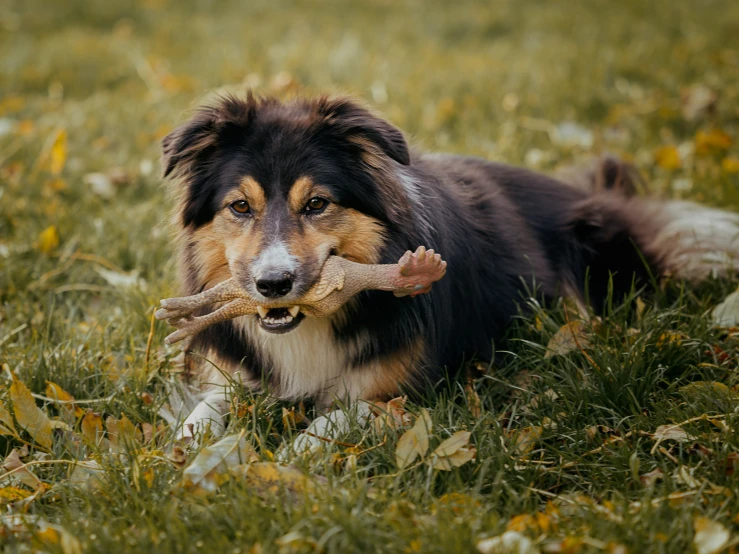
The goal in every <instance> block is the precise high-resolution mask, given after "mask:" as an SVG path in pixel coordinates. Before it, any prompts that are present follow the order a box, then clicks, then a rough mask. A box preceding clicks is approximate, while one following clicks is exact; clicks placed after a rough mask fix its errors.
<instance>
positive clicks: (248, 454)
mask: <svg viewBox="0 0 739 554" xmlns="http://www.w3.org/2000/svg"><path fill="white" fill-rule="evenodd" d="M257 459H259V458H258V456H257V454H256V452H255V450H254V447H253V446H252V445H251V444H250V443H249V442H248V441H247V440H246V436H245V431H241V433H239V434H238V435H229V436H227V437H224V438H222V439H221V440H219V441H218V442H216V443H215V444H212V445H210V446H206V447H205V448H203V449H202V450H201V451H200V452H198V455H197V456H195V459H193V461H192V462H190V464H189V465H188V466H187V467H186V468H185V470H184V471H183V472H182V484H183V486H184V487H185V488H186V489H189V490H192V491H194V492H206V493H207V492H214V491H215V490H216V489H217V488H218V485H220V484H221V483H222V482H223V480H225V479H227V478H228V476H229V474H228V471H229V470H230V469H232V468H235V467H236V466H239V465H241V464H245V463H248V462H253V461H256V460H257Z"/></svg>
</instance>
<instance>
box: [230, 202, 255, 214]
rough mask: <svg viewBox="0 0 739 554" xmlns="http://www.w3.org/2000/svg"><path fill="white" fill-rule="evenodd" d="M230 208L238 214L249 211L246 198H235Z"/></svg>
mask: <svg viewBox="0 0 739 554" xmlns="http://www.w3.org/2000/svg"><path fill="white" fill-rule="evenodd" d="M231 209H232V210H233V211H234V212H236V213H237V214H239V215H244V214H248V213H249V212H250V211H251V210H250V209H249V203H248V202H247V201H246V200H237V201H236V202H234V203H233V204H231Z"/></svg>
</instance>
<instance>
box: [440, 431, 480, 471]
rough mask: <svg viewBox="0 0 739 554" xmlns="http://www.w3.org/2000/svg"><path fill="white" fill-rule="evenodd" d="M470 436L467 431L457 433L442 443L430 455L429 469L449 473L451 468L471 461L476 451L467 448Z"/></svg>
mask: <svg viewBox="0 0 739 554" xmlns="http://www.w3.org/2000/svg"><path fill="white" fill-rule="evenodd" d="M470 436H471V433H470V432H469V431H457V432H456V433H454V434H453V435H452V436H451V437H449V438H448V439H446V440H445V441H443V442H442V443H441V444H440V445H439V446H437V447H436V449H435V450H434V451H433V452H432V453H431V456H432V459H431V467H433V468H434V469H440V470H443V471H450V470H451V469H452V468H453V467H459V466H461V465H463V464H466V463H467V462H469V461H470V460H472V459H473V458H474V457H475V454H476V453H477V449H475V448H474V447H472V446H469V441H470Z"/></svg>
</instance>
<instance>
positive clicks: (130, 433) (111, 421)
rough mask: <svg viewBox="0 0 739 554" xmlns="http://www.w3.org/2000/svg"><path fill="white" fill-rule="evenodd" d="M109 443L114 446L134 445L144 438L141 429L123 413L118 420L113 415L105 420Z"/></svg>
mask: <svg viewBox="0 0 739 554" xmlns="http://www.w3.org/2000/svg"><path fill="white" fill-rule="evenodd" d="M105 428H106V429H107V431H108V438H109V440H110V444H111V445H112V446H114V447H116V448H118V447H120V446H125V445H127V444H128V445H135V444H137V443H140V442H141V441H142V439H143V438H144V435H143V433H142V432H141V429H139V428H137V427H136V426H135V425H134V424H133V423H131V420H130V419H128V418H127V417H126V416H125V414H124V415H122V416H121V419H120V420H118V419H116V418H114V417H113V416H110V417H108V419H106V420H105Z"/></svg>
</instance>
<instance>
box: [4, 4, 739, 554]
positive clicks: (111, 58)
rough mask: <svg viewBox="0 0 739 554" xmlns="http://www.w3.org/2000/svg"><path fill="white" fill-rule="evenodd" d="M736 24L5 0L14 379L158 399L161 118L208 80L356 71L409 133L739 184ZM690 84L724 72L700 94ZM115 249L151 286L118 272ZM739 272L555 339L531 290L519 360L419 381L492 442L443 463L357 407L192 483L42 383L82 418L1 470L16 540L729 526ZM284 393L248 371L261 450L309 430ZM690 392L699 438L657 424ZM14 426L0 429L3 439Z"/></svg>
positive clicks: (681, 413) (434, 411) (245, 544)
mask: <svg viewBox="0 0 739 554" xmlns="http://www.w3.org/2000/svg"><path fill="white" fill-rule="evenodd" d="M738 35H739V4H737V3H736V2H732V1H730V0H713V1H699V0H684V1H680V2H668V1H666V0H655V1H653V2H641V1H638V0H626V1H624V2H618V3H616V2H607V1H605V0H589V1H586V0H573V1H571V2H568V3H567V4H566V5H565V4H562V3H556V2H546V3H544V2H535V1H533V0H519V1H517V2H508V1H496V2H488V3H477V2H471V1H470V2H455V3H451V2H442V1H434V0H431V1H427V2H413V1H395V2H389V1H382V0H377V1H373V2H363V3H358V2H345V1H340V0H320V1H319V0H316V1H315V2H300V3H298V2H289V1H286V0H272V1H270V2H262V1H255V2H249V3H244V2H236V1H230V2H229V1H225V2H219V3H213V2H206V1H204V0H202V1H195V0H182V1H179V2H174V1H167V0H138V1H136V0H125V1H123V0H122V1H119V2H103V1H93V2H91V1H83V0H68V1H66V2H54V3H52V2H42V1H39V0H35V1H32V0H27V1H21V0H10V1H9V2H5V3H3V4H2V6H0V52H2V54H0V63H1V64H2V71H0V363H1V364H2V367H3V371H2V374H1V375H0V401H2V403H3V404H4V405H5V406H6V408H8V409H12V406H11V401H10V394H11V391H10V384H11V373H12V374H14V375H15V376H16V378H17V379H20V380H22V381H23V382H24V383H25V384H26V385H27V386H28V388H29V389H30V390H31V391H32V392H34V393H36V394H40V395H47V394H46V393H45V386H46V383H45V381H47V380H49V381H53V382H54V383H56V384H58V385H59V386H60V387H62V388H63V389H64V390H66V391H67V392H68V393H70V394H71V395H73V396H74V398H75V399H77V400H92V401H94V402H93V403H92V404H89V405H88V404H84V405H80V407H81V408H84V409H87V408H88V407H90V408H91V409H93V410H94V412H97V413H100V414H101V415H102V416H103V417H106V418H107V417H112V418H115V419H116V420H119V419H121V418H122V416H126V418H128V419H129V420H130V421H131V422H133V423H134V424H135V425H137V426H138V427H139V429H143V428H144V427H145V424H148V425H151V426H153V428H154V429H156V427H157V425H159V424H160V423H161V421H162V420H161V418H160V417H159V416H158V415H157V413H158V409H159V407H160V406H161V405H162V404H163V403H164V402H165V401H166V389H165V385H166V383H168V382H171V381H173V380H174V379H175V378H176V374H177V371H178V369H177V364H176V363H175V362H176V360H175V358H176V355H177V351H176V350H175V349H167V348H163V347H162V345H163V340H162V339H163V338H164V336H165V335H166V334H167V332H168V330H167V329H166V327H165V326H164V325H163V324H159V323H157V324H156V325H155V327H154V333H153V338H152V341H151V347H147V342H148V339H149V331H150V321H151V314H152V310H153V307H154V306H155V305H156V304H157V303H158V300H159V299H160V298H163V297H167V296H171V295H172V294H173V293H175V292H176V285H175V283H174V268H173V263H172V259H171V248H170V241H169V237H170V235H169V233H170V230H169V229H168V227H167V224H166V220H167V215H168V212H169V209H170V208H169V206H168V204H167V203H166V199H165V195H164V193H163V191H162V189H161V187H160V183H159V178H158V172H159V169H158V156H159V152H158V141H159V139H160V138H161V137H162V136H163V135H164V134H166V132H168V131H169V130H170V129H171V128H172V127H173V125H175V124H176V123H178V122H180V121H182V120H183V118H184V117H185V114H186V111H187V110H188V109H189V108H191V107H192V106H194V105H196V104H197V103H198V102H199V101H200V100H202V99H203V98H204V96H203V95H204V94H205V93H207V92H208V91H212V90H215V89H216V88H218V87H222V86H227V88H228V90H233V91H240V90H243V89H244V88H245V87H246V86H247V85H248V86H252V87H254V88H255V89H256V90H257V91H258V92H263V93H274V94H278V95H289V94H294V93H311V92H317V91H329V92H347V91H348V92H353V93H355V94H358V95H360V96H362V97H364V98H367V99H368V100H369V101H371V102H373V103H374V104H375V105H376V106H377V107H378V109H380V110H381V111H382V112H383V113H384V114H385V115H386V116H387V117H388V118H389V119H391V120H392V121H393V122H394V123H395V124H397V125H398V126H400V127H401V128H403V129H404V130H405V131H407V132H408V135H409V136H410V137H412V141H413V143H414V144H416V145H417V146H419V147H422V148H426V149H430V150H444V151H451V152H459V153H466V154H472V155H479V156H484V157H487V158H490V159H497V160H504V161H507V162H511V163H517V164H523V165H529V166H532V167H535V168H538V169H541V170H544V171H555V170H556V169H557V168H558V167H559V166H562V165H566V164H568V163H570V162H572V161H578V160H581V159H582V158H584V157H586V156H587V155H589V154H594V153H599V152H603V151H610V152H615V153H617V154H619V155H622V156H625V157H627V158H630V159H632V160H634V161H635V163H636V164H637V165H638V167H639V168H640V170H641V171H642V173H643V174H644V176H645V177H646V178H647V180H648V182H649V183H650V188H651V190H652V191H654V192H659V193H661V194H664V195H666V196H669V197H684V198H690V199H695V200H700V201H703V202H706V203H709V204H713V205H719V206H725V207H733V208H737V207H739V173H737V172H738V171H739V146H738V144H739V140H737V139H738V138H739V137H738V135H739V111H737V106H738V105H739V40H737V38H736V37H737V36H738ZM694 85H703V86H705V87H708V88H709V89H710V90H712V91H715V92H716V93H717V94H718V97H719V99H718V103H717V105H716V108H715V109H714V110H713V111H709V112H705V113H704V112H700V113H699V114H698V115H697V117H696V118H695V119H686V117H685V115H684V113H683V107H684V105H685V102H688V103H690V102H691V101H693V102H694V101H695V99H696V98H697V95H698V92H697V89H695V88H691V87H693V86H694ZM691 98H692V99H693V100H691ZM565 122H567V123H573V124H575V126H574V127H573V126H566V125H565V126H563V125H562V124H563V123H565ZM568 129H570V133H569V138H568V136H567V130H568ZM64 137H66V148H65V147H64V144H65V138H64ZM113 170H115V171H113ZM96 172H100V173H105V174H108V175H110V174H111V172H113V173H114V174H115V175H116V176H117V177H118V179H117V180H116V183H114V184H111V185H110V186H109V185H108V183H107V182H104V183H103V185H102V186H99V187H98V189H97V191H98V192H97V193H95V192H93V190H92V189H93V187H92V185H91V183H90V178H89V177H88V178H87V179H86V178H85V176H87V175H89V174H90V173H96ZM104 270H108V271H113V272H114V274H113V277H112V278H111V274H109V273H105V271H104ZM129 272H137V273H136V274H135V277H134V276H132V274H131V273H129ZM122 274H125V276H128V279H129V280H131V279H134V280H135V279H140V280H141V282H142V283H143V286H138V285H137V286H134V287H132V288H126V287H122V286H120V285H119V284H116V279H115V277H116V276H117V277H118V278H119V279H120V276H121V275H122ZM106 276H107V278H106ZM735 288H736V282H731V281H712V282H710V283H707V284H706V285H704V286H701V287H698V288H692V289H688V288H684V287H681V286H680V284H679V283H672V284H670V285H669V286H667V287H666V288H665V290H663V291H661V292H660V293H659V294H657V295H654V296H652V297H642V298H639V299H638V302H637V299H636V297H633V298H631V299H629V300H628V301H627V303H626V305H625V306H623V307H614V310H613V313H612V314H610V315H609V317H608V318H606V319H605V320H604V321H603V323H602V325H599V326H598V327H597V329H594V330H592V332H588V333H587V338H588V341H589V342H590V345H589V346H587V348H586V350H584V351H581V349H580V348H574V350H573V351H572V352H570V353H568V354H566V355H563V356H554V357H545V353H546V345H547V344H548V342H549V340H550V339H551V338H552V336H554V334H555V333H556V332H557V330H558V329H559V328H560V326H562V325H563V324H565V323H566V320H565V311H564V309H563V307H562V306H555V307H552V308H551V309H549V308H548V309H547V310H545V311H544V310H534V311H533V313H530V314H529V315H525V316H522V317H521V319H520V320H519V321H517V323H516V325H515V326H514V329H512V332H511V340H510V343H509V345H508V347H507V348H508V349H509V350H510V352H511V354H509V355H507V356H505V357H504V358H503V361H502V362H500V363H499V364H497V365H495V366H494V367H492V368H487V367H485V368H483V369H482V370H473V372H472V377H473V380H472V381H471V384H470V386H469V387H467V388H466V389H465V387H464V384H461V385H459V386H458V387H450V390H446V391H441V392H438V393H436V394H434V395H431V396H430V397H429V398H428V399H427V400H426V401H425V402H423V403H422V404H419V405H408V406H407V409H408V411H409V413H412V414H414V415H415V414H418V413H419V410H420V409H422V408H427V409H428V410H429V412H430V414H431V417H432V420H433V425H434V426H433V433H432V437H431V448H435V447H436V446H437V445H438V444H439V442H440V441H441V440H443V439H445V438H447V437H449V436H450V435H451V434H452V433H454V432H456V431H459V430H468V431H471V433H472V436H471V439H470V442H471V443H472V444H473V445H474V446H475V448H476V449H477V457H476V460H475V461H474V462H470V463H467V464H464V465H463V466H461V467H459V468H455V469H454V470H452V471H448V472H445V471H437V470H431V469H429V467H428V465H426V464H423V463H421V464H415V465H413V466H411V468H409V469H405V470H399V469H398V467H397V466H396V462H395V447H396V445H397V441H398V437H399V436H400V434H401V433H402V432H403V431H402V430H392V429H389V430H385V431H383V432H374V431H363V430H361V429H360V428H358V427H357V428H355V429H354V430H353V431H352V432H351V433H349V434H348V435H347V436H345V437H343V438H342V442H346V443H347V444H355V443H361V445H360V446H359V447H357V448H351V447H347V446H339V445H334V446H328V447H327V448H326V449H325V451H324V452H323V453H322V454H320V455H318V456H316V457H314V458H313V459H311V460H292V461H293V462H294V463H296V464H297V465H298V466H299V467H301V468H304V469H305V470H306V471H307V472H308V473H310V474H312V475H315V476H317V478H321V479H325V480H321V481H320V482H319V486H317V487H313V488H310V487H308V488H305V487H298V489H300V490H298V491H296V490H292V491H290V490H286V489H285V488H284V487H283V489H282V490H279V491H276V492H274V491H273V492H269V491H266V490H265V488H264V487H260V486H258V485H256V484H255V483H254V481H253V480H249V479H239V478H233V479H228V480H225V482H224V483H222V486H221V487H220V489H219V490H218V491H217V492H214V493H209V494H195V493H194V492H193V491H191V490H188V489H187V488H186V487H183V486H182V485H181V480H182V469H181V462H182V460H174V461H173V460H172V459H171V458H169V457H167V452H165V451H164V450H165V446H164V445H165V443H166V430H163V431H160V436H158V439H157V440H154V441H152V442H148V443H146V444H140V443H135V441H133V442H132V441H129V442H127V446H124V445H123V443H124V442H125V441H123V440H121V447H120V448H119V449H118V451H116V452H111V451H110V449H108V448H102V449H100V448H96V447H94V446H91V445H90V444H89V443H86V442H85V441H84V440H82V439H80V436H81V435H82V434H83V433H82V429H81V424H80V421H79V417H78V418H77V419H75V417H74V416H71V417H70V416H69V415H68V414H67V415H65V413H64V411H63V409H62V408H61V405H60V404H59V403H55V402H49V401H44V400H38V406H39V407H42V408H43V409H44V411H45V412H46V413H47V414H49V415H50V416H52V417H54V418H63V417H67V418H68V421H69V422H70V424H71V428H70V429H71V430H63V429H58V430H56V431H55V437H54V441H53V445H52V446H51V448H48V449H45V448H42V447H41V446H39V445H32V446H31V447H30V448H29V449H28V450H27V451H22V452H21V454H22V460H23V462H33V463H34V465H31V466H28V469H30V470H32V471H33V472H34V474H35V475H37V476H38V478H39V479H40V480H41V481H42V483H43V486H42V487H41V488H40V489H39V490H40V492H39V494H37V495H35V496H33V497H29V499H27V500H26V501H22V500H21V501H19V500H18V499H19V498H20V497H23V496H28V495H29V494H30V493H31V492H32V491H31V488H32V487H28V486H25V485H23V484H18V483H12V484H11V483H9V482H8V480H7V479H6V480H4V481H3V482H2V484H1V485H0V487H6V486H11V485H12V486H15V487H16V488H17V489H20V490H21V491H23V490H25V491H26V492H16V493H15V494H16V496H15V497H13V498H6V497H4V496H2V490H6V492H7V490H9V489H2V490H0V503H2V509H3V510H5V511H4V512H3V513H6V514H26V516H25V520H23V521H19V520H16V521H11V520H10V519H8V517H5V516H2V517H3V518H4V519H2V520H0V521H2V523H0V549H2V551H4V552H31V551H39V550H43V551H49V552H64V553H65V554H69V553H74V552H77V551H84V552H103V553H110V552H147V551H156V552H162V553H166V552H233V553H237V552H244V553H246V552H251V553H258V552H351V551H358V552H360V551H378V552H469V551H474V550H475V546H476V545H477V543H478V542H479V541H481V540H483V539H485V538H488V537H494V536H498V535H500V534H501V533H503V532H505V531H506V530H514V531H518V532H520V533H521V534H522V535H524V536H526V537H529V538H530V539H531V540H532V541H533V543H534V545H535V546H532V547H531V548H532V550H531V551H532V552H533V551H534V550H533V549H540V550H542V551H546V552H613V553H616V552H634V553H635V552H668V553H672V552H690V551H692V550H693V549H694V548H695V546H694V540H695V538H696V536H695V535H696V530H700V529H701V526H702V525H706V523H705V521H704V520H702V519H700V518H701V517H704V518H707V520H711V521H714V522H718V523H719V524H720V525H721V526H723V528H725V529H728V530H729V532H730V533H731V534H732V538H731V539H729V543H730V544H734V543H735V542H736V537H737V532H738V531H739V497H738V495H737V490H739V488H738V485H739V477H738V476H739V471H736V465H735V464H737V460H738V459H739V435H738V434H737V423H739V412H738V411H737V408H738V407H739V398H738V396H737V388H736V387H737V383H738V376H739V373H738V372H737V367H738V364H737V360H738V358H739V340H738V338H737V334H736V332H733V333H732V332H731V331H727V330H722V329H716V328H713V327H712V325H711V323H710V317H709V314H710V310H711V309H712V308H713V307H714V306H715V305H716V304H718V303H719V302H721V301H722V300H723V298H724V297H725V296H726V295H727V294H728V293H730V292H731V291H732V290H733V289H735ZM637 304H638V305H639V306H640V308H639V309H638V310H637V309H636V308H637ZM641 307H643V310H642V309H641ZM637 312H639V314H640V315H639V316H637ZM583 338H584V337H583ZM580 346H583V345H582V344H581V345H580ZM471 391H474V393H473V392H471ZM478 398H479V406H478V405H477V399H478ZM289 408H290V406H286V405H284V404H281V403H278V402H275V401H274V400H271V399H269V398H267V397H265V396H251V395H249V394H247V393H246V392H243V393H242V394H241V395H240V397H239V398H238V399H237V401H236V403H235V408H234V412H235V413H236V414H238V416H239V417H233V418H232V419H231V423H230V427H229V433H237V432H240V431H241V430H242V429H243V430H245V432H246V433H247V435H246V436H247V437H248V438H249V440H250V441H252V442H253V443H254V445H255V447H256V452H257V456H258V457H259V459H260V460H262V461H264V462H267V463H270V462H273V456H274V452H276V451H277V450H278V449H279V448H280V446H281V445H282V444H283V443H284V442H285V441H288V440H289V439H290V437H292V436H293V435H294V434H295V433H297V432H299V430H300V426H301V425H300V424H299V423H294V420H295V419H299V418H294V417H293V416H291V415H290V414H289V413H288V414H287V415H285V413H284V410H285V409H289ZM688 420H690V421H691V422H690V423H688V424H686V425H684V427H681V428H682V429H684V431H685V432H686V433H687V435H689V438H685V437H684V438H685V440H682V441H676V440H672V439H667V440H664V441H662V442H660V443H659V444H656V443H657V440H656V437H655V435H654V433H655V431H656V430H657V429H658V428H659V427H660V426H662V425H673V424H678V423H681V422H684V421H688ZM106 436H107V437H108V438H110V436H109V435H106ZM24 441H25V442H33V441H32V440H31V437H30V436H29V435H28V434H27V433H20V434H19V435H18V436H17V437H14V436H11V435H4V436H3V435H0V456H3V457H5V456H7V455H9V454H10V452H11V450H12V449H13V448H16V449H19V450H20V449H21V448H22V447H23V444H24ZM206 442H208V441H206ZM655 444H656V447H655ZM113 450H115V448H113ZM194 455H195V454H194V453H191V454H188V458H192V457H193V456H194ZM84 459H87V460H95V461H96V462H97V463H98V464H99V469H97V470H95V471H94V472H92V473H94V477H89V478H86V479H81V478H79V476H80V473H79V471H77V470H74V469H73V468H74V465H73V464H71V463H66V462H61V460H66V461H72V460H84ZM6 469H7V468H6ZM655 470H660V472H661V475H662V478H660V479H658V480H656V481H654V482H653V483H648V482H647V481H648V479H647V478H645V475H647V474H651V475H656V474H655V473H651V472H653V471H655ZM16 473H18V472H16ZM0 478H1V474H0ZM283 484H287V483H283ZM303 489H305V490H303ZM7 494H10V493H7ZM17 495H20V496H17ZM32 518H38V519H32ZM711 529H713V531H712V532H713V533H714V534H715V533H717V532H718V531H717V528H714V527H710V526H709V534H710V533H711V531H710V530H711ZM718 530H719V531H720V528H719V529H718ZM700 541H701V535H698V543H699V544H700ZM728 548H729V549H731V548H733V547H731V546H729V547H728ZM521 551H523V550H521ZM704 551H705V552H709V551H710V550H704Z"/></svg>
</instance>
